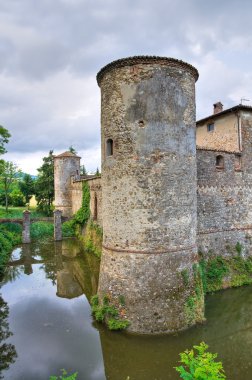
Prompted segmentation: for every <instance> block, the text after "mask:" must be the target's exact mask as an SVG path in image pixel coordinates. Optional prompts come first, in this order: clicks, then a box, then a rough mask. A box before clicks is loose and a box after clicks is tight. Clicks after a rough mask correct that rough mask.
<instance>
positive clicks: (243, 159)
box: [197, 144, 252, 257]
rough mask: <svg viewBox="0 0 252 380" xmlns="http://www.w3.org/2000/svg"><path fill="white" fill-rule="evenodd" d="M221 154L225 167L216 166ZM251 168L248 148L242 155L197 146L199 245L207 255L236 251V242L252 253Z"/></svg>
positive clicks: (200, 249) (227, 253)
mask: <svg viewBox="0 0 252 380" xmlns="http://www.w3.org/2000/svg"><path fill="white" fill-rule="evenodd" d="M245 145H246V144H245ZM219 155H222V156H223V158H224V168H223V169H220V168H216V157H217V156H219ZM239 160H240V164H241V166H240V168H239V167H238V166H237V161H239ZM248 170H249V171H251V169H250V163H249V162H248V161H247V150H244V152H243V153H242V155H241V156H240V157H239V156H238V155H237V154H235V153H226V152H220V151H218V152H217V151H210V150H199V149H198V150H197V177H198V197H197V201H198V206H197V209H198V249H199V251H201V252H203V253H204V254H205V255H206V257H207V254H208V253H210V254H214V255H224V256H225V255H229V254H233V253H234V252H235V249H234V247H235V245H236V244H237V242H239V243H241V244H242V246H243V247H244V250H243V252H244V253H246V254H248V255H252V250H251V248H252V246H251V242H252V212H251V203H252V182H251V175H250V174H249V173H248Z"/></svg>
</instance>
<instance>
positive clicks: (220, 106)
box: [213, 102, 223, 115]
mask: <svg viewBox="0 0 252 380" xmlns="http://www.w3.org/2000/svg"><path fill="white" fill-rule="evenodd" d="M221 111H223V104H222V103H221V102H217V103H215V104H214V105H213V113H214V115H215V114H216V113H219V112H221Z"/></svg>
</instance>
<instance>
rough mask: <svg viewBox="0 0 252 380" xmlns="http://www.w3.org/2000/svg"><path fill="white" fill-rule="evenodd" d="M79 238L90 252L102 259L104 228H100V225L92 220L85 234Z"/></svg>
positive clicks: (86, 227) (84, 231)
mask: <svg viewBox="0 0 252 380" xmlns="http://www.w3.org/2000/svg"><path fill="white" fill-rule="evenodd" d="M79 238H80V240H81V241H82V242H83V244H84V247H85V249H86V250H87V251H88V252H91V253H94V254H95V255H96V256H97V257H99V258H100V257H101V253H102V228H101V227H100V226H98V224H96V223H95V222H93V221H92V220H90V221H89V222H88V223H87V225H86V226H85V228H84V229H83V234H82V235H80V236H79Z"/></svg>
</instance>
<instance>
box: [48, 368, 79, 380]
mask: <svg viewBox="0 0 252 380" xmlns="http://www.w3.org/2000/svg"><path fill="white" fill-rule="evenodd" d="M61 371H62V375H60V376H50V380H75V379H77V375H78V372H75V373H73V374H72V375H68V374H67V371H66V370H65V369H62V370H61Z"/></svg>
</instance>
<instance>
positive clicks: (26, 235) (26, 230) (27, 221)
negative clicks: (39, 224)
mask: <svg viewBox="0 0 252 380" xmlns="http://www.w3.org/2000/svg"><path fill="white" fill-rule="evenodd" d="M30 226H31V213H30V211H28V210H26V211H24V212H23V231H22V243H24V244H26V243H30V242H31V234H30Z"/></svg>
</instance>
